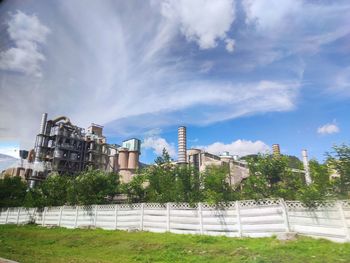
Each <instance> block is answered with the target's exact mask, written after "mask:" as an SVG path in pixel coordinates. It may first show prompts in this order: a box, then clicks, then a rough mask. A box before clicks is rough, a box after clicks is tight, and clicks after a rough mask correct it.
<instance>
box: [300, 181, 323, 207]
mask: <svg viewBox="0 0 350 263" xmlns="http://www.w3.org/2000/svg"><path fill="white" fill-rule="evenodd" d="M297 199H298V200H299V201H301V202H302V203H304V204H305V205H306V206H307V207H310V208H313V207H317V204H318V203H322V202H324V201H325V200H326V196H324V195H323V194H322V192H321V191H320V190H319V189H318V188H317V186H316V185H315V184H311V185H307V186H303V187H301V188H300V189H298V192H297Z"/></svg>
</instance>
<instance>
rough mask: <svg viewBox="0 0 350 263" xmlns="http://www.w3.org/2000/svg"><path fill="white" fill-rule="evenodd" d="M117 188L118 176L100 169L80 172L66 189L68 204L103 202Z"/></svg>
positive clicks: (107, 199) (114, 192)
mask: <svg viewBox="0 0 350 263" xmlns="http://www.w3.org/2000/svg"><path fill="white" fill-rule="evenodd" d="M118 190H119V176H118V175H117V174H115V173H105V172H103V171H100V170H88V171H84V172H82V173H80V174H79V175H78V176H77V177H76V178H75V180H73V181H72V182H71V183H70V184H69V187H68V189H67V199H68V202H69V203H70V204H78V205H91V204H103V203H106V202H108V201H109V200H111V199H112V198H113V197H114V196H115V195H116V194H117V193H118Z"/></svg>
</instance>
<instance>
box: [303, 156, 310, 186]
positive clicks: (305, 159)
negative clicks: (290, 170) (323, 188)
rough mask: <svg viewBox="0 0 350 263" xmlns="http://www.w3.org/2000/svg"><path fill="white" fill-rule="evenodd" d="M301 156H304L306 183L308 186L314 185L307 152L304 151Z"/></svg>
mask: <svg viewBox="0 0 350 263" xmlns="http://www.w3.org/2000/svg"><path fill="white" fill-rule="evenodd" d="M301 155H302V156H303V165H304V171H305V182H306V184H307V185H309V184H311V183H312V179H311V176H310V168H309V160H308V157H307V150H302V151H301Z"/></svg>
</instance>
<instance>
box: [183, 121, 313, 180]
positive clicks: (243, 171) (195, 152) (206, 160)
mask: <svg viewBox="0 0 350 263" xmlns="http://www.w3.org/2000/svg"><path fill="white" fill-rule="evenodd" d="M272 154H273V156H274V157H275V158H278V157H279V156H281V151H280V146H279V144H273V145H272ZM184 160H186V161H184ZM302 160H303V166H304V170H299V169H291V170H292V172H295V173H302V174H304V176H305V183H306V184H308V185H309V184H311V183H312V180H311V176H310V169H309V161H308V156H307V151H306V150H303V151H302ZM177 163H178V164H184V163H185V164H186V163H187V164H189V165H192V166H193V167H195V168H196V169H197V170H198V171H200V172H204V171H205V169H206V168H207V167H208V166H211V165H216V166H222V165H228V167H229V174H228V175H227V180H228V182H229V183H230V185H232V186H234V185H238V184H239V183H240V182H241V181H242V180H244V179H245V178H248V177H249V168H248V164H247V162H246V161H244V160H239V158H238V156H236V155H230V154H229V152H223V153H222V154H221V155H215V154H212V153H208V152H206V151H204V150H202V149H189V150H187V149H186V127H184V126H181V127H179V129H178V162H177Z"/></svg>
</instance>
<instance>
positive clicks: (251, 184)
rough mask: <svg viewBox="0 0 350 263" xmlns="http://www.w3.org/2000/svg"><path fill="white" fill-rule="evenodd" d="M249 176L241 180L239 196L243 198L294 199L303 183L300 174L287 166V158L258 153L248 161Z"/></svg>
mask: <svg viewBox="0 0 350 263" xmlns="http://www.w3.org/2000/svg"><path fill="white" fill-rule="evenodd" d="M248 167H249V173H250V176H249V177H248V178H247V179H246V180H244V181H243V182H242V186H241V196H242V198H245V199H261V198H268V197H275V198H285V199H287V200H294V199H295V197H296V191H297V189H299V188H300V187H301V186H302V185H303V183H302V180H301V175H300V174H298V173H295V172H292V170H291V169H290V167H289V158H288V157H286V156H280V157H278V158H276V157H272V156H270V155H259V156H257V157H255V158H254V160H252V159H250V160H249V161H248Z"/></svg>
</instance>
